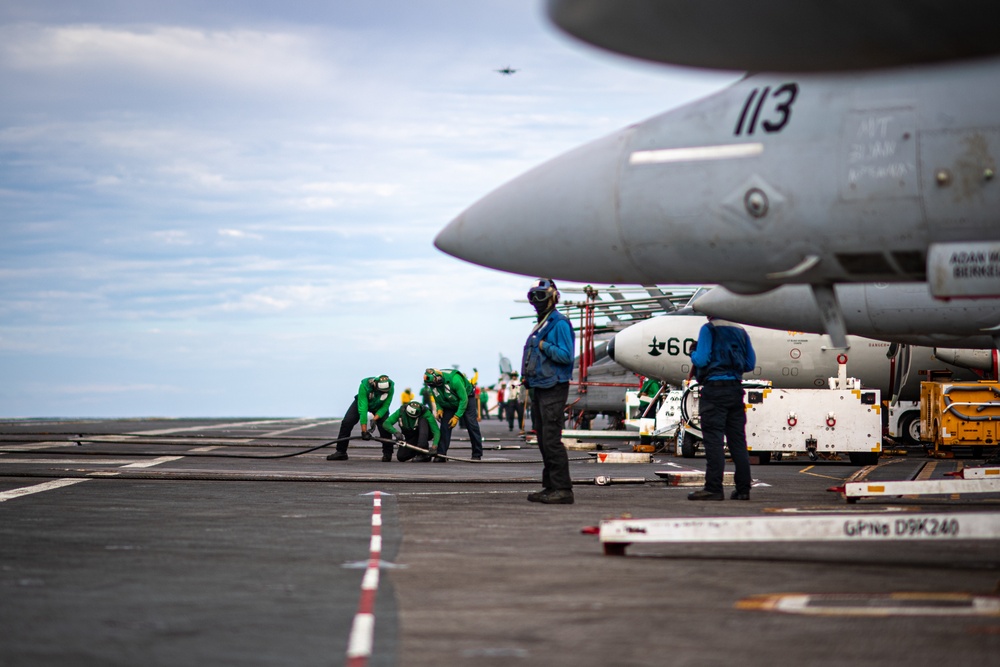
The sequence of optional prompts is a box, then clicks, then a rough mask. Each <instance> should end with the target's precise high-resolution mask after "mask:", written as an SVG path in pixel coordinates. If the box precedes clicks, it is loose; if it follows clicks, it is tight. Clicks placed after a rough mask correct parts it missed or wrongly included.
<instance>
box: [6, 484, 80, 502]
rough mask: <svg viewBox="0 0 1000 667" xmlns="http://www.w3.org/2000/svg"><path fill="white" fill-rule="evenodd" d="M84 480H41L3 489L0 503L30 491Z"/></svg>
mask: <svg viewBox="0 0 1000 667" xmlns="http://www.w3.org/2000/svg"><path fill="white" fill-rule="evenodd" d="M86 481H87V480H86V479H54V480H52V481H51V482H42V483H41V484H35V485H34V486H24V487H21V488H20V489H11V490H10V491H3V492H0V503H2V502H4V501H7V500H10V499H11V498H20V497H21V496H28V495H31V494H32V493H41V492H42V491H49V490H51V489H58V488H61V487H63V486H71V485H73V484H79V483H80V482H86Z"/></svg>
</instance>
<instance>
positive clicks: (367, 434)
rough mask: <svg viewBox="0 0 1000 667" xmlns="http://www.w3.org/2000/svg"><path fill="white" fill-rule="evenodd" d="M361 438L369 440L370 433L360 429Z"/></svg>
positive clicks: (370, 437)
mask: <svg viewBox="0 0 1000 667" xmlns="http://www.w3.org/2000/svg"><path fill="white" fill-rule="evenodd" d="M361 439H362V440H371V439H372V434H371V433H369V432H368V431H361Z"/></svg>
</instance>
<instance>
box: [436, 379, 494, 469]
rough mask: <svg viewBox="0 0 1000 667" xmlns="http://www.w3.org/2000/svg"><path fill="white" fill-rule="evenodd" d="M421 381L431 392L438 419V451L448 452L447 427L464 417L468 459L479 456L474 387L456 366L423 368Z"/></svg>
mask: <svg viewBox="0 0 1000 667" xmlns="http://www.w3.org/2000/svg"><path fill="white" fill-rule="evenodd" d="M424 385H425V386H427V387H429V388H430V389H431V391H432V392H433V394H434V402H435V403H436V405H437V416H438V419H440V420H441V422H440V427H441V442H440V444H439V445H438V448H439V449H438V451H440V453H441V454H447V453H448V446H449V445H450V444H451V431H452V429H454V428H455V427H456V426H458V422H459V421H460V420H461V419H463V418H464V419H465V428H466V429H467V430H468V431H469V440H471V441H472V459H473V460H474V461H479V460H480V459H482V458H483V436H482V433H480V431H479V420H478V419H477V418H476V412H477V410H476V392H475V387H473V386H472V384H471V383H470V382H469V380H468V379H466V377H465V376H464V375H463V374H462V372H461V371H459V370H457V369H455V370H445V371H440V370H438V369H436V368H428V369H427V370H426V371H424ZM434 460H435V461H437V462H440V463H444V462H446V461H447V460H448V459H443V458H441V457H440V456H439V457H437V458H435V459H434Z"/></svg>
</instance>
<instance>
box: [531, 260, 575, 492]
mask: <svg viewBox="0 0 1000 667" xmlns="http://www.w3.org/2000/svg"><path fill="white" fill-rule="evenodd" d="M528 301H529V302H531V305H532V306H534V307H535V312H536V313H537V314H538V323H537V324H535V327H534V328H533V329H532V330H531V335H530V336H528V341H527V342H526V343H525V344H524V355H523V357H522V358H521V377H522V379H523V381H524V384H525V385H526V386H528V387H529V388H530V389H531V415H532V419H533V420H535V424H536V429H535V430H536V432H537V434H538V449H539V451H541V453H542V463H543V465H544V468H543V470H542V487H543V488H542V490H541V491H536V492H534V493H530V494H528V500H530V501H531V502H535V503H547V504H553V505H555V504H558V505H569V504H572V502H573V482H572V480H571V479H570V476H569V457H568V456H567V454H566V448H565V447H564V446H563V444H562V429H563V422H564V420H565V410H566V399H567V397H568V396H569V381H570V378H572V377H573V326H572V325H571V324H570V323H569V319H568V318H567V317H566V316H565V315H563V314H562V313H560V312H559V311H558V310H556V304H557V303H559V291H558V290H557V289H556V284H555V283H554V282H553V281H551V280H548V279H545V278H541V279H539V280H538V281H537V282H536V283H535V284H534V286H532V288H531V289H530V290H528Z"/></svg>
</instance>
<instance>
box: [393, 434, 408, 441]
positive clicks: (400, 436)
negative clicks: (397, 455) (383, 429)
mask: <svg viewBox="0 0 1000 667" xmlns="http://www.w3.org/2000/svg"><path fill="white" fill-rule="evenodd" d="M392 437H394V438H395V439H396V442H403V440H405V439H406V438H404V437H403V434H402V433H396V434H394V435H393V436H392Z"/></svg>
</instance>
